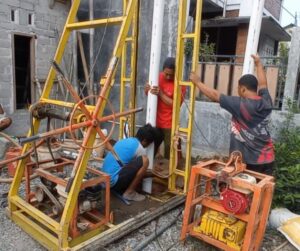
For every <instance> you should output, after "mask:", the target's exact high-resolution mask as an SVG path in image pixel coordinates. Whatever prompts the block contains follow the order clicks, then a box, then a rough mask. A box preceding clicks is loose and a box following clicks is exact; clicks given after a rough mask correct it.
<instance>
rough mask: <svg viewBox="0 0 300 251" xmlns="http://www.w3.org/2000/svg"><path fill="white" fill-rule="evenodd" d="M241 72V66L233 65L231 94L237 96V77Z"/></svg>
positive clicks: (238, 77)
mask: <svg viewBox="0 0 300 251" xmlns="http://www.w3.org/2000/svg"><path fill="white" fill-rule="evenodd" d="M242 73H243V66H241V65H235V66H234V67H233V78H232V83H231V96H238V95H239V94H238V85H239V79H240V77H241V76H242Z"/></svg>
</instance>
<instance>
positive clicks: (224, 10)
mask: <svg viewBox="0 0 300 251" xmlns="http://www.w3.org/2000/svg"><path fill="white" fill-rule="evenodd" d="M226 10H227V0H224V5H223V17H226Z"/></svg>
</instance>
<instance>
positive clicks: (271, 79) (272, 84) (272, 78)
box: [266, 66, 279, 103]
mask: <svg viewBox="0 0 300 251" xmlns="http://www.w3.org/2000/svg"><path fill="white" fill-rule="evenodd" d="M266 75H267V81H268V89H269V93H270V95H271V98H272V101H273V103H274V101H275V98H276V91H277V85H278V77H279V67H278V66H268V67H266Z"/></svg>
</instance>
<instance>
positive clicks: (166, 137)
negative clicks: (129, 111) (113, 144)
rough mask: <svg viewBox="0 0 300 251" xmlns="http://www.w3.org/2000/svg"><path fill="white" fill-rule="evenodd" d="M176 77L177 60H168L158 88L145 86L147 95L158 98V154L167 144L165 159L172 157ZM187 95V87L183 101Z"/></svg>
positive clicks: (184, 89)
mask: <svg viewBox="0 0 300 251" xmlns="http://www.w3.org/2000/svg"><path fill="white" fill-rule="evenodd" d="M174 75H175V58H173V57H168V58H166V60H165V62H164V64H163V71H162V72H160V74H159V80H158V87H150V85H149V84H146V86H145V93H146V94H148V91H149V90H150V92H151V93H152V94H154V95H157V96H158V100H157V114H156V127H157V128H158V131H157V137H156V139H155V150H154V152H155V153H156V152H157V150H158V147H159V145H160V143H161V142H162V141H164V144H165V151H164V155H165V158H167V159H169V157H170V144H171V129H172V114H173V95H174ZM185 93H186V87H182V88H181V98H182V101H183V98H184V95H185Z"/></svg>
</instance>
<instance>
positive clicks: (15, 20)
mask: <svg viewBox="0 0 300 251" xmlns="http://www.w3.org/2000/svg"><path fill="white" fill-rule="evenodd" d="M10 21H11V22H13V23H19V11H18V10H11V11H10Z"/></svg>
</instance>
